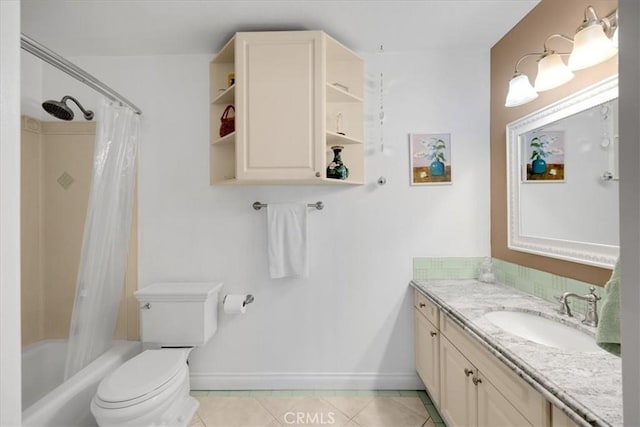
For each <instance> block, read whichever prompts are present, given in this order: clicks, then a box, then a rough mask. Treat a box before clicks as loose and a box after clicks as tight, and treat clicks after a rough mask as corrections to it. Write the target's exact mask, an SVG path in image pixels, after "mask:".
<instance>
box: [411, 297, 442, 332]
mask: <svg viewBox="0 0 640 427" xmlns="http://www.w3.org/2000/svg"><path fill="white" fill-rule="evenodd" d="M413 301H414V306H415V308H416V309H417V310H418V311H419V312H420V313H422V314H423V315H424V316H425V317H426V318H427V319H428V320H429V322H431V323H433V325H434V326H435V327H436V328H439V327H440V316H439V315H438V312H439V311H440V310H438V307H436V305H435V304H434V303H432V302H431V301H429V300H428V299H427V297H425V296H424V295H422V294H421V293H420V292H418V291H417V290H414V299H413Z"/></svg>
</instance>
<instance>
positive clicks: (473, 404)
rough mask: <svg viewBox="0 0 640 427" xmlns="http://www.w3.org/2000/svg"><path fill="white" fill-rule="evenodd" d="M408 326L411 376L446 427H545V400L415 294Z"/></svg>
mask: <svg viewBox="0 0 640 427" xmlns="http://www.w3.org/2000/svg"><path fill="white" fill-rule="evenodd" d="M414 322H415V358H416V362H415V363H416V371H417V372H418V375H419V376H420V379H421V380H422V381H423V383H424V384H425V386H426V389H427V391H428V392H429V395H430V396H431V398H432V400H433V402H434V404H435V405H436V406H437V407H438V410H439V411H440V414H441V415H442V416H443V418H444V419H445V421H446V422H447V425H449V426H461V427H462V426H465V427H467V426H486V427H494V426H514V427H515V426H535V427H549V425H550V420H551V413H550V404H549V403H548V402H547V400H546V399H545V398H544V397H543V396H542V395H541V394H540V393H538V392H537V391H536V390H534V389H533V388H532V387H531V386H530V385H529V384H527V383H526V382H525V381H524V380H522V379H521V378H519V377H518V376H517V375H516V374H515V373H514V372H512V371H511V370H509V369H508V368H506V367H505V366H504V365H503V364H502V362H500V361H499V360H497V358H496V357H495V356H494V355H492V354H490V353H489V352H488V351H487V350H486V349H485V348H483V347H482V346H481V345H480V344H479V343H478V342H477V340H476V339H474V338H473V337H471V336H469V334H468V332H466V331H465V330H464V329H462V328H461V327H460V326H459V325H458V324H457V323H456V322H455V321H453V320H452V319H451V317H449V315H447V314H446V313H445V312H443V311H442V310H440V309H439V308H438V307H437V306H436V305H435V304H434V303H432V302H431V301H430V300H429V299H427V298H426V297H425V296H424V295H422V294H421V293H420V292H418V291H417V290H416V291H415V294H414ZM561 415H564V414H562V413H561ZM565 417H566V416H565ZM557 419H558V423H560V422H564V419H562V418H561V417H560V416H559V415H558V416H557ZM554 426H555V424H554ZM557 426H558V427H565V424H557ZM569 426H570V425H569V424H567V425H566V427H569Z"/></svg>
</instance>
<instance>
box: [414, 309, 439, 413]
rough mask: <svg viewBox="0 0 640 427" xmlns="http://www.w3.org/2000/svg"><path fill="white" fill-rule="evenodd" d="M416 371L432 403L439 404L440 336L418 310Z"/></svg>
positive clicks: (416, 320) (416, 316)
mask: <svg viewBox="0 0 640 427" xmlns="http://www.w3.org/2000/svg"><path fill="white" fill-rule="evenodd" d="M414 317H415V345H416V354H415V357H416V371H418V375H419V376H420V379H422V382H423V383H424V385H425V386H426V387H427V391H428V392H429V396H431V399H432V400H433V402H434V403H435V404H436V405H438V404H439V403H440V334H439V332H438V329H437V328H436V327H435V326H433V324H432V323H431V322H429V321H428V320H427V319H426V318H425V317H424V316H423V315H422V314H421V313H420V311H419V310H418V309H415V310H414Z"/></svg>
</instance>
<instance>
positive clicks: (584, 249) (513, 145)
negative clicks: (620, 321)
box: [507, 75, 620, 269]
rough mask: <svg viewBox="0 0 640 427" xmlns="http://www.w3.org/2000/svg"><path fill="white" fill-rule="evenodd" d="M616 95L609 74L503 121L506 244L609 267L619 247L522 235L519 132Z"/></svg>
mask: <svg viewBox="0 0 640 427" xmlns="http://www.w3.org/2000/svg"><path fill="white" fill-rule="evenodd" d="M616 98H618V76H617V75H616V76H612V77H609V78H607V79H605V80H602V81H600V82H598V83H596V84H594V85H592V86H589V87H587V88H586V89H583V90H581V91H579V92H576V93H574V94H572V95H570V96H568V97H566V98H564V99H561V100H560V101H558V102H555V103H553V104H551V105H549V106H546V107H544V108H541V109H540V110H538V111H535V112H533V113H531V114H528V115H526V116H524V117H522V118H520V119H518V120H515V121H513V122H511V123H509V124H507V223H508V224H507V228H508V231H507V234H508V238H507V247H508V248H509V249H512V250H516V251H521V252H528V253H532V254H536V255H542V256H546V257H551V258H558V259H562V260H566V261H572V262H577V263H580V264H588V265H593V266H597V267H603V268H608V269H613V267H614V265H615V262H616V260H617V258H618V256H619V254H620V247H619V246H615V245H605V244H598V243H591V242H578V241H570V240H562V239H553V238H547V237H536V236H527V235H523V234H522V232H521V212H520V184H521V179H520V169H521V166H520V165H521V161H522V153H521V150H520V147H521V145H522V144H521V143H520V142H521V140H520V139H521V136H522V135H524V134H526V133H527V132H529V131H531V130H533V129H537V128H539V127H541V126H544V125H547V124H550V123H553V122H556V121H558V120H560V119H563V118H565V117H569V116H572V115H574V114H576V113H579V112H581V111H584V110H587V109H589V108H592V107H595V106H597V105H600V104H602V103H604V102H607V101H610V100H612V99H616Z"/></svg>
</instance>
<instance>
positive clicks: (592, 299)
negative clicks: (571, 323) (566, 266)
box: [558, 286, 602, 327]
mask: <svg viewBox="0 0 640 427" xmlns="http://www.w3.org/2000/svg"><path fill="white" fill-rule="evenodd" d="M595 290H596V288H595V287H593V286H591V287H590V288H589V293H588V294H587V295H578V294H576V293H574V292H565V293H563V294H562V295H561V296H560V299H559V300H560V309H559V310H558V312H559V313H560V314H566V315H567V316H569V317H573V313H571V307H570V306H569V300H568V299H569V298H571V297H574V298H578V299H580V300H583V301H586V302H587V312H586V313H585V315H584V320H583V321H582V323H584V324H585V325H588V326H594V327H595V326H598V301H599V300H601V299H602V298H600V297H599V296H598V295H596V294H595Z"/></svg>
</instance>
